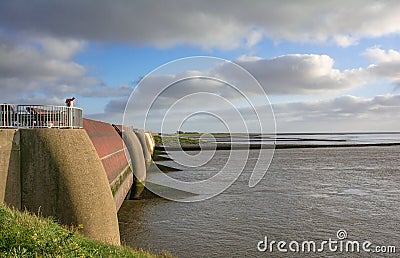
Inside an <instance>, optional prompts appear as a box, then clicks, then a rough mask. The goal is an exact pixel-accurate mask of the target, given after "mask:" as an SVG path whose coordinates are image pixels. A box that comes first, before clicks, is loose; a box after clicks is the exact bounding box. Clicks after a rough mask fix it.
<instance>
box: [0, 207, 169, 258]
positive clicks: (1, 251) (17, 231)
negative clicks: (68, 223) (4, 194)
mask: <svg viewBox="0 0 400 258" xmlns="http://www.w3.org/2000/svg"><path fill="white" fill-rule="evenodd" d="M78 229H79V227H78V228H70V229H66V228H63V227H61V226H60V225H58V224H57V223H56V222H54V221H53V220H51V219H44V218H39V217H37V216H35V215H31V214H29V213H27V212H19V211H13V210H11V209H9V208H8V207H6V206H4V205H2V204H0V236H1V237H0V257H157V256H154V255H152V254H150V253H148V252H144V251H136V250H132V249H130V248H128V247H116V246H110V245H107V244H103V243H100V242H96V241H93V240H90V239H88V238H86V237H83V236H82V235H80V234H79V233H78V232H77V231H78ZM160 257H168V256H167V255H166V254H165V255H162V256H160Z"/></svg>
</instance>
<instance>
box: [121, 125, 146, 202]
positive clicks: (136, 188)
mask: <svg viewBox="0 0 400 258" xmlns="http://www.w3.org/2000/svg"><path fill="white" fill-rule="evenodd" d="M122 139H123V140H124V143H125V146H126V148H127V149H128V153H129V156H130V158H131V162H132V171H133V173H134V182H133V187H132V190H133V192H131V197H132V198H133V199H136V198H139V196H140V194H141V193H142V191H143V189H144V183H145V180H146V164H145V158H144V155H143V147H142V145H141V142H140V140H139V139H138V137H137V136H136V134H135V133H133V132H129V131H124V132H122Z"/></svg>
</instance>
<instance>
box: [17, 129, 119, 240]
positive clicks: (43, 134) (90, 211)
mask: <svg viewBox="0 0 400 258" xmlns="http://www.w3.org/2000/svg"><path fill="white" fill-rule="evenodd" d="M20 135H21V141H20V145H21V151H20V152H21V161H23V162H21V190H22V193H21V206H22V209H24V208H26V209H27V210H29V211H31V212H39V213H40V214H42V215H43V216H51V217H53V218H55V219H57V220H59V221H60V222H61V223H62V224H65V225H71V224H73V225H78V224H83V230H82V232H83V234H84V235H86V236H88V237H90V238H92V239H95V240H99V241H102V242H106V243H110V244H114V245H119V244H120V239H119V228H118V219H117V212H116V209H115V204H114V200H113V196H112V193H111V190H110V185H109V180H108V179H107V175H106V172H105V170H104V168H103V166H102V163H101V161H100V159H99V157H98V155H97V152H96V149H95V147H94V146H93V144H92V142H91V140H90V139H89V137H88V135H87V134H86V132H85V130H82V129H64V130H59V129H21V130H20Z"/></svg>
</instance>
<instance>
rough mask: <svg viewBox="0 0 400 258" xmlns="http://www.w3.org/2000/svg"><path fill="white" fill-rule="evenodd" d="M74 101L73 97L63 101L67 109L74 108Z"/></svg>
mask: <svg viewBox="0 0 400 258" xmlns="http://www.w3.org/2000/svg"><path fill="white" fill-rule="evenodd" d="M74 100H75V97H72V98H70V99H66V100H65V104H67V107H74Z"/></svg>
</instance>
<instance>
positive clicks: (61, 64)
mask: <svg viewBox="0 0 400 258" xmlns="http://www.w3.org/2000/svg"><path fill="white" fill-rule="evenodd" d="M84 47H85V42H83V41H80V40H72V39H57V38H50V37H44V38H37V37H33V38H29V37H26V38H24V41H17V40H16V39H14V38H6V37H5V35H4V34H0V90H1V95H0V102H8V103H10V102H11V103H12V102H14V103H28V102H29V103H32V100H42V101H43V102H40V103H43V104H50V103H51V102H50V101H51V100H59V99H63V98H65V97H70V95H74V96H87V97H113V96H124V95H128V94H130V92H131V87H130V86H127V85H121V86H118V87H108V86H107V85H104V83H103V82H102V81H101V80H100V79H98V78H95V77H91V76H89V75H88V72H87V70H86V68H85V67H83V66H82V65H80V64H78V63H77V62H75V61H74V60H73V58H74V57H75V55H77V54H78V53H79V52H80V51H82V50H83V49H84ZM58 103H59V104H61V103H63V102H61V103H60V102H58ZM51 104H56V103H51Z"/></svg>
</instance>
